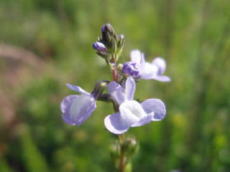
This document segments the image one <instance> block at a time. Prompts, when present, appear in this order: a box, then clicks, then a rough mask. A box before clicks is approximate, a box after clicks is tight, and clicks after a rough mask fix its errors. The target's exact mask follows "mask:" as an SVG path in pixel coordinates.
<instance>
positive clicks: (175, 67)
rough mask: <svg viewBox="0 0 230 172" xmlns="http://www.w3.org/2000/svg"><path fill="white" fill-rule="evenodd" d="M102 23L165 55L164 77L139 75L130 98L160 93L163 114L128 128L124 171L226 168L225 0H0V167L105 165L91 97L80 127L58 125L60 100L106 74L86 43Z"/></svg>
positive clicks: (93, 168)
mask: <svg viewBox="0 0 230 172" xmlns="http://www.w3.org/2000/svg"><path fill="white" fill-rule="evenodd" d="M104 23H111V24H112V25H113V26H114V28H115V29H116V31H117V32H118V33H123V34H124V35H125V37H126V43H125V48H124V52H123V55H122V59H121V62H124V61H127V60H129V52H130V51H131V50H132V49H140V50H142V51H143V52H145V55H146V58H147V59H148V60H151V59H152V58H153V57H156V56H162V57H164V58H165V59H166V60H167V64H168V67H167V71H166V75H168V76H170V77H171V78H172V82H170V83H160V82H157V81H141V82H139V83H138V86H137V92H136V98H139V99H140V100H144V99H146V98H150V97H156V98H160V99H162V100H163V101H164V102H165V103H166V105H167V111H168V112H167V118H165V120H163V121H161V122H155V123H151V124H149V125H146V126H144V127H139V128H132V129H131V130H129V132H128V134H129V135H134V136H136V138H137V140H138V141H139V144H140V149H139V153H138V154H137V155H136V156H135V157H134V159H133V171H134V172H140V171H144V172H150V171H151V172H152V171H156V172H175V171H178V172H179V171H180V172H204V171H208V172H227V171H230V149H229V147H230V145H229V143H230V127H229V126H230V124H229V122H230V117H229V115H230V110H229V108H230V98H229V97H230V79H229V77H230V70H229V68H230V61H229V59H228V58H229V54H230V2H229V0H187V1H185V0H145V1H138V0H121V1H115V0H94V1H90V0H65V1H64V0H0V107H1V108H0V171H1V172H8V171H17V172H18V171H20V172H21V171H23V172H24V171H26V172H27V171H28V172H45V171H60V172H62V171H63V172H75V171H77V172H78V171H79V172H101V171H115V169H114V167H113V164H112V162H111V160H110V153H109V145H110V144H111V143H112V142H113V141H114V140H116V139H117V138H116V136H113V135H112V134H111V133H109V132H108V131H107V130H106V129H105V127H104V124H103V119H104V117H105V116H106V115H107V114H110V113H112V106H111V105H108V104H104V103H100V102H99V103H98V104H97V105H98V108H97V110H96V111H95V112H94V114H93V116H92V117H91V118H90V119H89V120H87V121H86V122H85V123H84V124H83V125H82V126H80V127H76V126H68V125H66V124H64V122H63V121H62V119H61V117H60V115H61V112H60V108H59V104H60V101H61V100H62V99H63V98H64V97H65V96H67V95H69V94H74V93H73V92H72V91H70V90H68V89H67V88H66V87H65V83H67V82H69V83H72V84H78V85H80V86H82V87H83V88H85V89H86V90H88V91H91V89H92V88H93V86H94V84H95V82H96V81H98V80H103V79H108V80H109V79H111V75H110V73H109V72H108V68H107V67H106V66H105V65H104V63H103V61H102V60H101V59H100V58H99V57H98V56H97V55H96V54H95V52H94V50H93V49H92V48H91V46H92V43H93V42H94V41H96V39H97V37H98V36H99V34H100V27H101V26H102V24H104Z"/></svg>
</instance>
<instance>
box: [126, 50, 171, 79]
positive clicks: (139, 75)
mask: <svg viewBox="0 0 230 172" xmlns="http://www.w3.org/2000/svg"><path fill="white" fill-rule="evenodd" d="M165 69H166V62H165V60H164V59H163V58H161V57H157V58H155V59H153V61H152V63H148V62H145V57H144V54H143V53H141V52H140V51H139V50H133V51H131V61H130V62H127V63H125V64H124V65H123V68H122V72H123V73H125V74H127V75H129V76H132V77H134V78H135V79H146V80H149V79H155V80H158V81H162V82H169V81H170V78H169V77H168V76H165V75H163V73H164V72H165Z"/></svg>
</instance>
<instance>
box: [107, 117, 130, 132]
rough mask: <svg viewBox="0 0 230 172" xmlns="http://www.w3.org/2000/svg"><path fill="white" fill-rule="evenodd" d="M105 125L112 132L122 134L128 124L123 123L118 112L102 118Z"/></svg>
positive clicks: (127, 127)
mask: <svg viewBox="0 0 230 172" xmlns="http://www.w3.org/2000/svg"><path fill="white" fill-rule="evenodd" d="M104 124H105V127H106V128H107V129H108V130H109V131H110V132H111V133H113V134H123V133H124V132H126V131H127V130H128V129H129V125H125V123H123V121H122V119H121V116H120V113H115V114H112V115H108V116H107V117H105V119H104Z"/></svg>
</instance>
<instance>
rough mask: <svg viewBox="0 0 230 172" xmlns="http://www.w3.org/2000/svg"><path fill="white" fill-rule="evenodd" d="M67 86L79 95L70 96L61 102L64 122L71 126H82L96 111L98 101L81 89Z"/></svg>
mask: <svg viewBox="0 0 230 172" xmlns="http://www.w3.org/2000/svg"><path fill="white" fill-rule="evenodd" d="M66 86H67V87H68V88H69V89H71V90H73V91H76V92H78V93H80V94H79V95H69V96H67V97H65V98H64V99H63V100H62V102H61V111H62V118H63V120H64V121H65V122H66V123H67V124H70V125H80V124H82V123H83V122H84V121H85V120H86V119H88V118H89V117H90V116H91V114H92V112H93V111H94V110H95V109H96V100H95V98H94V96H93V95H92V94H90V93H88V92H86V91H85V90H83V89H82V88H81V87H79V86H76V85H71V84H66Z"/></svg>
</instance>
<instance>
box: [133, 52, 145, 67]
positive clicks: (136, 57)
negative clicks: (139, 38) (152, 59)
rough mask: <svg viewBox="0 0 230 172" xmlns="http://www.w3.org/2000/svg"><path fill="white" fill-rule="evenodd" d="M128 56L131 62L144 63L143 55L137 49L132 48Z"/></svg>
mask: <svg viewBox="0 0 230 172" xmlns="http://www.w3.org/2000/svg"><path fill="white" fill-rule="evenodd" d="M130 56H131V61H132V62H135V63H137V64H141V63H145V58H144V55H143V53H141V52H140V51H139V50H132V51H131V53H130Z"/></svg>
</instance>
